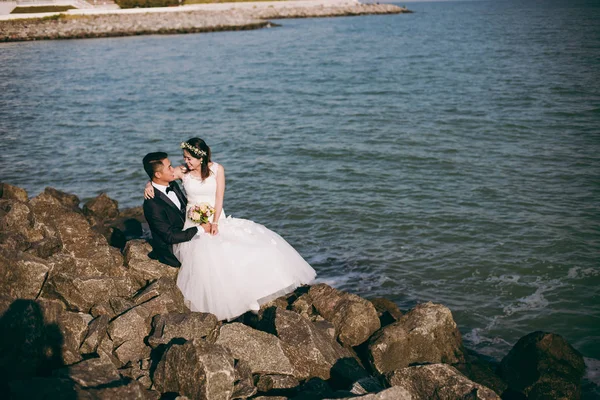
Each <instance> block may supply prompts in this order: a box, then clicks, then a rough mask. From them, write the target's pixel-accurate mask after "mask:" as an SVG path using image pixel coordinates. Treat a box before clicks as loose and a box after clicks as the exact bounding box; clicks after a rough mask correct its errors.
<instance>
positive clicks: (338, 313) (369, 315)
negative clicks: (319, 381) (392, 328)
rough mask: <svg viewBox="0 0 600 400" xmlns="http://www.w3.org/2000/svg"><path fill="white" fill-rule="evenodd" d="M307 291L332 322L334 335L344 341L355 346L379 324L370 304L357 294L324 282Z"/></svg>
mask: <svg viewBox="0 0 600 400" xmlns="http://www.w3.org/2000/svg"><path fill="white" fill-rule="evenodd" d="M308 294H309V296H310V298H311V300H312V303H313V305H314V307H315V308H316V309H317V311H318V312H319V314H320V315H321V316H323V318H325V319H326V320H328V321H330V322H332V323H333V325H334V326H335V328H336V333H337V339H338V340H339V341H340V342H341V343H343V344H345V345H348V346H358V345H359V344H361V343H364V342H365V341H366V340H367V339H369V337H370V336H371V335H372V334H373V333H374V332H375V331H377V330H378V329H379V328H380V327H381V323H380V322H379V317H378V315H377V311H376V310H375V307H374V306H373V304H371V303H370V302H369V301H367V300H365V299H363V298H361V297H359V296H356V295H353V294H349V293H343V292H340V291H338V290H336V289H333V288H331V287H329V286H327V285H326V284H323V283H322V284H319V285H315V286H312V287H311V288H310V290H309V292H308Z"/></svg>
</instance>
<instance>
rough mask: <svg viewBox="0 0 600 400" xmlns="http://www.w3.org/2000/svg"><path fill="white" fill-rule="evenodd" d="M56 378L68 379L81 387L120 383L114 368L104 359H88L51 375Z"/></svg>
mask: <svg viewBox="0 0 600 400" xmlns="http://www.w3.org/2000/svg"><path fill="white" fill-rule="evenodd" d="M52 374H53V375H54V376H56V377H63V378H70V379H72V380H73V381H75V383H77V384H78V385H80V386H82V387H94V386H101V385H110V384H115V383H120V382H121V376H120V375H119V373H118V372H117V369H116V368H115V366H114V365H113V364H112V363H110V362H108V361H107V360H105V359H101V358H90V359H88V360H84V361H81V362H79V363H77V364H73V365H71V366H69V367H67V368H61V369H57V370H55V371H54V372H53V373H52Z"/></svg>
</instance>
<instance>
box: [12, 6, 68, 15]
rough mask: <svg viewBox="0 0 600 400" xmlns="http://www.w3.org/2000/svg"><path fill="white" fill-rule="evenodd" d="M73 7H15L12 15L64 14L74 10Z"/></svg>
mask: <svg viewBox="0 0 600 400" xmlns="http://www.w3.org/2000/svg"><path fill="white" fill-rule="evenodd" d="M73 9H75V7H73V6H37V7H15V9H14V10H12V11H11V14H37V13H49V12H63V11H67V10H73Z"/></svg>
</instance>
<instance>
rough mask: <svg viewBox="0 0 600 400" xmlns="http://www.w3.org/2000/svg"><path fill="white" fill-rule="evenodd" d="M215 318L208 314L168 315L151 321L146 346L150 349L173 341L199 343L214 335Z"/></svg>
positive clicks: (158, 316)
mask: <svg viewBox="0 0 600 400" xmlns="http://www.w3.org/2000/svg"><path fill="white" fill-rule="evenodd" d="M217 324H218V321H217V317H215V316H214V315H213V314H208V313H170V314H161V315H156V316H154V318H153V319H152V335H151V336H150V337H149V338H148V344H149V345H150V346H151V347H152V348H156V347H158V346H160V345H166V344H169V343H170V342H171V341H172V340H173V339H183V340H185V341H189V340H194V339H196V341H198V342H199V341H200V340H201V339H204V338H206V337H207V336H209V335H215V334H216V332H215V331H216V329H217Z"/></svg>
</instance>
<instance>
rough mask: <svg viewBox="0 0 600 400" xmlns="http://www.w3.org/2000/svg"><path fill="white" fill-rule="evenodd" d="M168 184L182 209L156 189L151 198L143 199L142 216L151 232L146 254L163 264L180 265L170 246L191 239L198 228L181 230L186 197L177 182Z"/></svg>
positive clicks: (183, 221)
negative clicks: (150, 249) (149, 247)
mask: <svg viewBox="0 0 600 400" xmlns="http://www.w3.org/2000/svg"><path fill="white" fill-rule="evenodd" d="M170 186H171V188H172V189H173V190H174V191H175V194H176V195H177V198H178V199H179V201H180V202H181V206H182V209H179V208H177V206H176V205H175V204H174V203H173V202H172V201H171V200H170V199H169V198H168V197H167V196H166V195H165V194H163V193H162V192H161V191H160V190H156V189H155V190H154V198H153V199H148V200H144V216H145V217H146V221H148V225H150V231H151V232H152V241H151V243H152V252H151V253H150V254H148V256H149V257H150V258H154V259H156V260H159V261H160V262H162V263H163V264H167V265H170V266H172V267H180V266H181V263H180V262H179V260H178V259H177V257H175V255H174V254H173V251H172V249H171V246H172V245H173V244H175V243H182V242H187V241H188V240H191V239H192V238H193V237H194V235H195V234H196V232H198V228H196V227H195V226H194V227H192V228H188V229H186V230H183V225H184V223H185V218H186V216H185V206H186V205H187V199H186V198H185V195H184V194H183V192H182V191H181V189H180V188H179V185H177V183H175V182H171V185H170Z"/></svg>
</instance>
